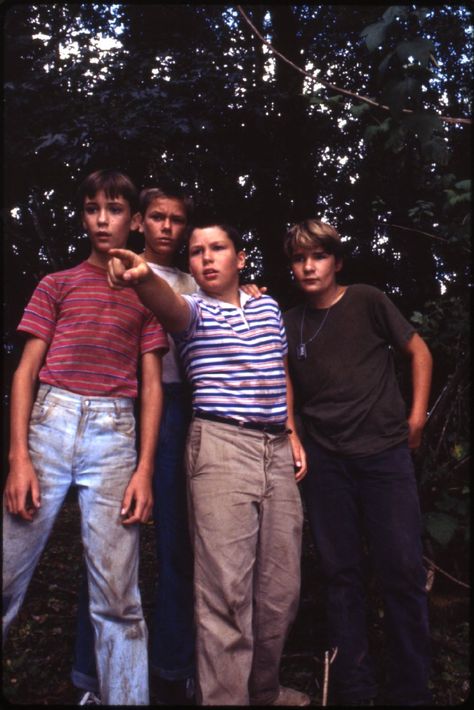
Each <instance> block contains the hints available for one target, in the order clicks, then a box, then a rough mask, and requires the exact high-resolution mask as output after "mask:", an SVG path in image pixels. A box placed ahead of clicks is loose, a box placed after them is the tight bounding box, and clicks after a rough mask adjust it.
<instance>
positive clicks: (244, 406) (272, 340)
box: [109, 223, 309, 706]
mask: <svg viewBox="0 0 474 710" xmlns="http://www.w3.org/2000/svg"><path fill="white" fill-rule="evenodd" d="M110 253H111V254H112V256H114V257H116V258H113V259H112V260H111V262H110V268H109V282H110V284H111V286H112V287H114V288H122V287H124V286H133V287H134V288H135V289H136V292H137V294H138V296H139V298H140V299H141V300H142V302H143V303H144V304H145V305H146V306H147V307H148V308H150V310H152V311H153V312H154V313H155V314H156V315H157V316H158V318H159V319H160V320H161V322H162V323H163V325H164V327H165V328H166V329H167V330H168V331H169V332H171V333H172V334H173V336H174V338H175V340H176V342H177V345H178V349H179V352H180V355H181V360H182V363H183V365H184V367H185V371H186V374H187V377H188V379H189V380H190V382H191V384H192V387H193V411H194V415H193V421H192V423H191V427H190V431H189V435H188V441H187V448H186V469H187V477H188V490H189V508H190V518H191V520H190V523H191V535H192V540H193V546H194V557H195V569H194V574H195V580H194V585H195V616H196V625H197V659H196V662H197V699H198V702H200V704H203V705H249V704H252V705H293V706H295V705H296V706H302V705H308V704H309V697H308V696H307V695H305V694H304V693H300V692H299V691H295V690H292V689H290V688H284V687H282V686H281V685H280V684H279V679H278V671H279V665H280V659H281V654H282V651H283V645H284V642H285V639H286V636H287V632H288V629H289V627H290V625H291V623H292V621H293V620H294V617H295V615H296V611H297V608H298V600H299V590H300V554H301V533H302V520H303V516H302V508H301V499H300V495H299V491H298V487H297V483H298V482H299V481H300V480H302V478H303V477H304V475H305V473H306V459H305V454H304V451H303V449H302V447H301V444H300V441H299V439H298V436H297V434H296V431H295V427H294V423H293V412H292V409H293V407H292V389H291V384H290V381H289V376H288V367H287V362H286V354H287V344H286V336H285V331H284V327H283V322H282V317H281V313H280V310H279V308H278V306H277V304H276V302H275V301H274V300H273V299H272V298H270V297H269V296H262V297H261V298H259V299H255V298H252V297H249V296H248V295H246V294H244V293H243V292H242V291H241V290H240V289H239V272H240V271H241V270H242V268H243V267H244V264H245V254H244V252H243V250H242V248H241V245H240V241H239V235H238V233H237V232H236V230H235V229H234V228H232V227H230V226H229V225H226V224H219V223H217V224H216V223H207V224H205V225H202V226H200V227H199V228H194V229H193V231H192V233H191V236H190V240H189V267H190V272H191V274H192V275H193V276H194V278H195V280H196V282H197V283H198V285H199V287H200V288H199V290H198V292H197V293H195V294H192V295H191V296H188V295H180V294H177V293H175V292H174V291H173V289H171V288H170V287H169V286H168V284H167V283H166V282H165V281H164V280H163V279H161V278H160V277H158V276H157V275H156V274H153V273H152V271H151V269H150V267H149V266H148V265H147V264H146V262H145V261H144V260H143V259H142V258H141V257H140V256H138V255H137V254H135V253H133V252H130V251H126V250H121V249H118V250H111V252H110Z"/></svg>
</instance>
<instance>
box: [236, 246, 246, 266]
mask: <svg viewBox="0 0 474 710" xmlns="http://www.w3.org/2000/svg"><path fill="white" fill-rule="evenodd" d="M246 258H247V254H246V253H245V252H244V251H239V252H237V268H238V269H239V271H240V270H241V269H243V268H244V266H245V260H246Z"/></svg>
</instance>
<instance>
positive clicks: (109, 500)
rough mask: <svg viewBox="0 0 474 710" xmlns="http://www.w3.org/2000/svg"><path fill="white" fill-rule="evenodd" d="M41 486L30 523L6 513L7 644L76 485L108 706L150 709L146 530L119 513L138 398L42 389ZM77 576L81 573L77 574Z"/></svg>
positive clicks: (34, 443)
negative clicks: (143, 583) (141, 567)
mask: <svg viewBox="0 0 474 710" xmlns="http://www.w3.org/2000/svg"><path fill="white" fill-rule="evenodd" d="M29 448H30V454H31V458H32V461H33V465H34V467H35V470H36V473H37V475H38V479H39V484H40V489H41V508H40V509H39V510H38V512H37V513H36V515H35V517H34V519H33V521H32V522H28V521H25V520H22V519H20V518H18V517H17V516H13V515H10V514H9V513H7V512H6V511H5V512H4V527H3V585H4V586H3V609H4V619H3V623H4V638H5V636H6V633H7V631H8V628H9V626H10V623H11V622H12V621H13V619H14V618H15V616H16V615H17V613H18V611H19V609H20V606H21V603H22V601H23V598H24V596H25V594H26V590H27V588H28V584H29V582H30V580H31V577H32V575H33V572H34V570H35V567H36V565H37V563H38V560H39V558H40V555H41V553H42V551H43V549H44V547H45V545H46V542H47V539H48V537H49V534H50V532H51V529H52V527H53V523H54V521H55V519H56V517H57V514H58V512H59V510H60V508H61V505H62V503H63V501H64V498H65V496H66V494H67V491H68V489H69V488H70V486H72V485H75V486H77V488H78V499H79V506H80V510H81V535H82V542H83V546H84V556H85V560H86V566H87V575H88V587H89V598H90V614H91V619H92V624H93V627H94V635H95V656H96V663H97V669H98V675H99V692H100V695H101V698H102V703H103V704H105V705H146V704H148V703H149V692H148V658H147V628H146V624H145V620H144V617H143V612H142V606H141V600H140V592H139V589H138V560H139V554H138V552H139V528H138V526H132V527H126V526H124V525H122V523H121V518H120V507H121V503H122V498H123V495H124V491H125V488H126V486H127V484H128V482H129V480H130V477H131V475H132V473H133V471H134V467H135V463H136V451H135V420H134V414H133V400H131V399H129V398H111V397H88V396H81V395H76V394H74V393H72V392H68V391H66V390H62V389H58V388H56V387H51V386H49V385H41V386H40V389H39V392H38V396H37V399H36V402H35V404H34V407H33V411H32V416H31V421H30V430H29ZM71 574H74V576H75V570H71Z"/></svg>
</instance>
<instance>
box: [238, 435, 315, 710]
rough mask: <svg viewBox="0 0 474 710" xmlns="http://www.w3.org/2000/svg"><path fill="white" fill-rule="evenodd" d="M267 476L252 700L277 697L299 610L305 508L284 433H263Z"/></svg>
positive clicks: (257, 571) (258, 560)
mask: <svg viewBox="0 0 474 710" xmlns="http://www.w3.org/2000/svg"><path fill="white" fill-rule="evenodd" d="M265 476H266V482H267V486H266V494H265V496H264V498H263V500H262V503H261V506H260V532H259V539H258V546H257V558H256V564H255V574H254V609H253V637H254V653H253V660H252V671H251V676H250V704H251V705H253V704H257V705H260V704H261V705H265V704H270V703H271V702H272V701H273V700H274V699H275V698H276V697H277V695H278V692H279V686H280V683H279V669H280V661H281V656H282V653H283V646H284V643H285V640H286V638H287V635H288V631H289V629H290V626H291V624H292V623H293V621H294V619H295V616H296V613H297V611H298V603H299V594H300V580H301V539H302V528H303V510H302V505H301V497H300V492H299V489H298V486H297V484H296V481H295V478H294V469H293V457H292V453H291V448H290V444H289V441H288V437H287V435H283V436H278V437H275V436H273V437H268V436H267V437H266V445H265Z"/></svg>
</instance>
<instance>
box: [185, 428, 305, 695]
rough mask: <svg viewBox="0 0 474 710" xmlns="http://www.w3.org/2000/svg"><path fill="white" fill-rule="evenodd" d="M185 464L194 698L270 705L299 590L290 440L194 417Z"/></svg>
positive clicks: (298, 527) (298, 517)
mask: <svg viewBox="0 0 474 710" xmlns="http://www.w3.org/2000/svg"><path fill="white" fill-rule="evenodd" d="M186 468H187V475H188V485H189V505H190V519H191V536H192V540H193V546H194V559H195V562H194V589H195V617H196V626H197V629H196V633H197V647H196V651H197V659H196V662H197V700H198V702H199V703H200V704H202V705H249V704H252V705H254V704H262V705H265V704H269V703H271V702H272V701H273V700H274V699H275V697H276V696H277V694H278V689H279V678H278V672H279V665H280V659H281V654H282V651H283V645H284V643H285V639H286V636H287V633H288V630H289V627H290V625H291V623H292V622H293V620H294V618H295V615H296V612H297V609H298V601H299V592H300V557H301V535H302V524H303V513H302V505H301V498H300V493H299V490H298V487H297V484H296V482H295V479H294V469H293V459H292V455H291V448H290V445H289V441H288V436H287V435H286V434H279V435H272V434H267V433H263V432H259V431H254V430H248V429H244V430H242V429H240V428H238V427H236V426H232V425H230V424H221V423H217V422H211V421H207V420H201V419H194V420H193V422H192V424H191V428H190V431H189V435H188V443H187V450H186Z"/></svg>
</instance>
